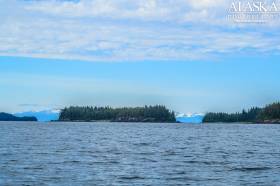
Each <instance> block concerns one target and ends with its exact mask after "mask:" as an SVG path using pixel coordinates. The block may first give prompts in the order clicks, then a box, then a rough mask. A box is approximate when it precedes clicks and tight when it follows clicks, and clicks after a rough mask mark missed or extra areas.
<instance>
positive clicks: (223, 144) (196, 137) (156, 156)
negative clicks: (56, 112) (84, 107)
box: [0, 122, 280, 186]
mask: <svg viewBox="0 0 280 186" xmlns="http://www.w3.org/2000/svg"><path fill="white" fill-rule="evenodd" d="M0 185H67V186H68V185H75V186H76V185H159V186H164V185H213V186H219V185H246V186H247V185H252V186H256V185H280V125H241V124H239V125H238V124H234V125H231V124H230V125H229V124H224V125H222V124H211V125H187V124H141V123H138V124H135V123H134V124H133V123H52V124H46V123H16V122H9V123H7V122H0Z"/></svg>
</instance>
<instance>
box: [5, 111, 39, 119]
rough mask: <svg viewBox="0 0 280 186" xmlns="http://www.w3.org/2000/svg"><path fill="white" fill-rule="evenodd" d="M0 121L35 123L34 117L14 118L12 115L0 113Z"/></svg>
mask: <svg viewBox="0 0 280 186" xmlns="http://www.w3.org/2000/svg"><path fill="white" fill-rule="evenodd" d="M0 121H37V118H36V117H16V116H14V115H12V114H8V113H4V112H1V113H0Z"/></svg>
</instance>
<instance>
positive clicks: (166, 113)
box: [59, 105, 176, 123]
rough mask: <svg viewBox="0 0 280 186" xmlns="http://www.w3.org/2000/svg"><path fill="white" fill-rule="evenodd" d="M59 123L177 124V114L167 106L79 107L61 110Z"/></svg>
mask: <svg viewBox="0 0 280 186" xmlns="http://www.w3.org/2000/svg"><path fill="white" fill-rule="evenodd" d="M59 121H110V122H165V123H174V122H176V118H175V113H174V112H173V111H170V110H169V109H167V108H166V107H165V106H161V105H156V106H145V107H134V108H130V107H123V108H111V107H90V106H87V107H78V106H71V107H66V108H64V109H62V110H61V112H60V116H59Z"/></svg>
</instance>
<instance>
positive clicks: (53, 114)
mask: <svg viewBox="0 0 280 186" xmlns="http://www.w3.org/2000/svg"><path fill="white" fill-rule="evenodd" d="M14 115H15V116H18V117H22V116H35V117H36V118H37V119H38V121H52V120H58V118H59V111H58V110H44V111H38V112H36V111H30V112H20V113H15V114H14Z"/></svg>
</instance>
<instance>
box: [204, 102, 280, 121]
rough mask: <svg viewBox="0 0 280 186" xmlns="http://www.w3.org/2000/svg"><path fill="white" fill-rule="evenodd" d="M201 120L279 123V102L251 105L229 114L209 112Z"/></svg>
mask: <svg viewBox="0 0 280 186" xmlns="http://www.w3.org/2000/svg"><path fill="white" fill-rule="evenodd" d="M203 122H205V123H214V122H225V123H231V122H250V123H280V103H279V102H276V103H272V104H269V105H267V106H265V107H264V108H258V107H253V108H251V109H249V110H243V111H242V112H237V113H231V114H229V113H225V112H218V113H214V112H209V113H207V114H206V115H205V117H204V118H203Z"/></svg>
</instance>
